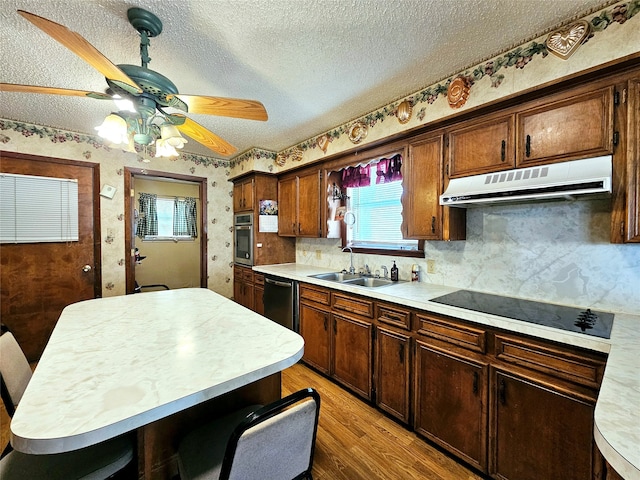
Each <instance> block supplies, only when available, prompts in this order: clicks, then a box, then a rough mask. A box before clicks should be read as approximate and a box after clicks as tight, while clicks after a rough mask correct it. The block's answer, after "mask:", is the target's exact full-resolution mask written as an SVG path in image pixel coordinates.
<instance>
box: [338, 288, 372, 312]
mask: <svg viewBox="0 0 640 480" xmlns="http://www.w3.org/2000/svg"><path fill="white" fill-rule="evenodd" d="M331 306H332V307H333V308H334V309H336V310H344V311H346V312H351V313H355V314H356V315H362V316H363V317H368V318H373V302H372V301H371V300H367V299H364V298H358V297H351V296H347V295H343V294H341V293H333V295H332V303H331Z"/></svg>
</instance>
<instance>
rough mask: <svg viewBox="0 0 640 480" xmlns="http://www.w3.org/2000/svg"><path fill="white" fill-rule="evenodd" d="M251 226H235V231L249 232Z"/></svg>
mask: <svg viewBox="0 0 640 480" xmlns="http://www.w3.org/2000/svg"><path fill="white" fill-rule="evenodd" d="M251 228H252V227H251V225H248V226H244V225H236V230H251Z"/></svg>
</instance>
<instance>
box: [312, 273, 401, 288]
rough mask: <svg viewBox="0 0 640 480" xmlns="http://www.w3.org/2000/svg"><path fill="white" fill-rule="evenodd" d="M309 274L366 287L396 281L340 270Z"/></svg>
mask: <svg viewBox="0 0 640 480" xmlns="http://www.w3.org/2000/svg"><path fill="white" fill-rule="evenodd" d="M309 276H310V277H312V278H317V279H320V280H328V281H330V282H337V283H344V284H348V285H358V286H361V287H368V288H376V287H384V286H386V285H393V284H394V283H396V282H392V281H391V280H389V279H388V278H374V277H361V276H360V275H356V274H352V273H342V272H331V273H319V274H317V275H309Z"/></svg>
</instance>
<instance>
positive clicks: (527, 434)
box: [490, 369, 594, 480]
mask: <svg viewBox="0 0 640 480" xmlns="http://www.w3.org/2000/svg"><path fill="white" fill-rule="evenodd" d="M492 394H493V395H492V397H493V410H492V414H493V418H492V420H491V428H492V441H493V442H494V445H493V446H492V447H493V448H492V458H491V467H490V470H491V471H490V473H491V474H495V475H497V476H498V478H501V479H509V480H540V479H542V478H549V479H552V478H558V479H560V478H561V479H562V480H585V479H591V478H593V476H592V470H593V469H592V465H593V460H594V459H593V451H594V446H593V410H594V408H593V402H591V401H589V400H585V399H580V398H578V397H577V396H576V397H573V396H570V395H569V394H567V393H564V392H561V391H555V390H552V389H551V388H550V387H548V386H546V385H543V384H541V383H538V382H536V381H534V380H531V379H527V378H525V377H522V376H520V375H517V374H511V373H509V372H505V371H500V370H495V369H494V370H493V373H492Z"/></svg>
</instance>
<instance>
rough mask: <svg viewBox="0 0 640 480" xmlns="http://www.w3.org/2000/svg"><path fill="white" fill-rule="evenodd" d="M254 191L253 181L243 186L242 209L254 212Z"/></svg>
mask: <svg viewBox="0 0 640 480" xmlns="http://www.w3.org/2000/svg"><path fill="white" fill-rule="evenodd" d="M253 190H254V180H253V179H251V180H249V181H248V182H245V183H243V184H242V208H243V209H245V210H253V197H254V195H253Z"/></svg>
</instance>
